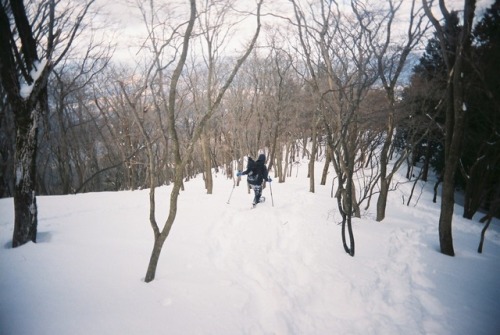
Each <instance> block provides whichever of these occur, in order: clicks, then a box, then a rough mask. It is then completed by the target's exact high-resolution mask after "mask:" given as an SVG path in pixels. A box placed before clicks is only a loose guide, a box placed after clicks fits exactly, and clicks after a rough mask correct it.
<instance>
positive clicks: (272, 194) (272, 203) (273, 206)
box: [269, 183, 274, 207]
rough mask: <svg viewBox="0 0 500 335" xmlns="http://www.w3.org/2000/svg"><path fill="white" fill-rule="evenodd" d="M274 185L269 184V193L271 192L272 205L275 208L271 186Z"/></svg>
mask: <svg viewBox="0 0 500 335" xmlns="http://www.w3.org/2000/svg"><path fill="white" fill-rule="evenodd" d="M271 184H272V183H269V191H271V204H272V205H273V207H274V198H273V187H272V186H271Z"/></svg>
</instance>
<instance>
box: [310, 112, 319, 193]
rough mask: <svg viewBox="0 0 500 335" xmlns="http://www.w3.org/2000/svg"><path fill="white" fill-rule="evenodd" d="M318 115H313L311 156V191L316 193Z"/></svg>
mask: <svg viewBox="0 0 500 335" xmlns="http://www.w3.org/2000/svg"><path fill="white" fill-rule="evenodd" d="M316 128H317V127H316V117H313V128H312V144H311V157H310V158H309V165H308V167H309V171H308V177H309V192H311V193H314V162H315V161H316V151H317V150H318V148H317V147H318V133H317V129H316Z"/></svg>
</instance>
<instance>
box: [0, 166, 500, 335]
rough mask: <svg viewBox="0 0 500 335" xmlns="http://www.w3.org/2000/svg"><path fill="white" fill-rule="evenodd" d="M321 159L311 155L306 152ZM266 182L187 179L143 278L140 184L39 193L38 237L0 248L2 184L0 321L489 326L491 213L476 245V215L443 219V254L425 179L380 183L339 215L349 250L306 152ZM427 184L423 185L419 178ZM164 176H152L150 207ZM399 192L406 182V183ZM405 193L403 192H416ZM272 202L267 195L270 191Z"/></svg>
mask: <svg viewBox="0 0 500 335" xmlns="http://www.w3.org/2000/svg"><path fill="white" fill-rule="evenodd" d="M318 168H321V167H318ZM298 172H299V173H298V175H297V176H295V173H294V176H293V177H290V178H289V179H288V180H287V182H286V183H284V184H278V183H275V182H273V183H272V184H271V185H272V192H273V197H272V199H271V194H270V189H269V188H267V189H266V190H264V196H265V197H266V198H267V200H266V202H265V203H262V204H259V205H258V207H257V208H256V209H254V210H251V209H250V203H251V199H252V196H251V195H249V194H248V193H247V191H246V187H245V185H244V183H242V186H239V187H236V188H235V190H234V192H233V194H232V197H231V200H230V203H229V204H228V203H227V201H228V198H229V195H230V193H231V190H232V188H233V182H232V180H227V179H226V178H225V177H224V176H223V175H220V174H219V175H216V176H215V178H214V182H215V187H214V195H206V194H204V193H205V192H204V188H203V181H202V179H201V177H199V178H197V179H194V180H192V181H190V182H188V183H186V185H185V186H186V190H185V191H184V192H182V193H181V196H180V203H179V206H180V207H179V214H178V218H177V220H176V222H175V224H174V227H173V229H172V232H171V235H170V236H169V238H168V239H167V242H166V244H165V247H164V249H163V252H162V256H161V258H160V263H159V266H158V271H157V276H156V280H155V281H153V282H152V283H149V284H146V283H144V281H143V278H144V275H145V273H146V268H147V265H148V261H149V256H150V252H151V249H152V245H153V233H152V229H151V227H150V225H149V221H148V210H149V208H148V201H149V199H148V190H141V191H127V192H116V193H87V194H79V195H68V196H51V197H39V198H38V205H39V234H38V243H37V244H36V245H35V244H33V243H30V244H28V245H25V246H22V247H20V248H16V249H12V248H10V241H11V238H12V229H13V200H12V199H1V200H0V213H1V217H0V245H1V246H2V250H1V251H0V269H1V270H0V292H1V299H0V318H1V319H0V333H1V334H3V335H11V334H12V335H14V334H15V335H22V334H27V335H28V334H41V335H43V334H68V335H69V334H169V335H173V334H179V335H181V334H217V335H221V334H227V335H233V334H318V335H319V334H363V335H365V334H384V335H386V334H450V335H452V334H453V335H457V334H458V335H459V334H463V335H468V334H476V335H493V334H495V333H496V332H497V331H498V329H500V319H499V318H498V311H499V310H500V284H499V282H500V266H499V264H500V223H499V222H498V221H495V222H494V223H492V226H491V227H490V229H489V231H488V232H487V234H486V241H485V245H484V251H483V254H478V253H477V252H476V249H477V245H478V242H479V237H480V231H481V228H482V224H479V223H477V222H475V221H474V222H472V221H468V220H464V219H462V218H461V212H462V211H461V209H460V208H459V207H458V206H457V207H456V216H455V218H454V223H453V234H454V242H455V251H456V257H453V258H452V257H448V256H444V255H442V254H440V253H439V252H438V249H439V242H438V233H437V222H438V217H439V205H438V204H433V203H432V201H431V200H432V193H431V189H432V185H427V186H425V187H424V188H423V189H422V193H421V194H420V187H418V190H417V191H416V192H418V194H417V195H416V196H415V199H414V201H413V203H412V204H411V205H410V206H406V205H403V204H402V200H401V199H402V196H403V195H404V194H405V192H408V191H407V190H406V188H409V187H411V185H401V187H400V188H399V189H398V190H397V191H394V192H392V193H391V194H390V198H389V207H388V210H387V218H386V220H385V221H384V222H382V223H377V222H375V220H374V217H375V209H374V208H373V207H374V202H372V208H370V209H369V210H368V211H365V212H364V213H363V218H362V219H356V220H354V225H353V227H354V236H355V241H356V255H355V257H350V256H348V255H347V254H346V253H345V252H344V250H343V247H342V242H341V233H340V231H341V230H340V229H341V226H340V225H338V222H339V216H338V210H337V207H336V202H335V201H334V199H332V198H331V197H330V191H331V179H330V180H329V181H328V186H319V185H318V186H317V192H316V193H315V194H312V193H309V192H308V181H307V179H306V164H302V166H300V167H299V171H298ZM427 188H428V189H427ZM169 189H170V188H169V187H162V188H160V189H158V192H157V204H158V206H157V207H158V209H159V210H158V213H157V218H158V219H159V221H160V222H163V220H164V219H165V215H166V213H167V211H168V208H167V207H166V206H168V196H169ZM405 198H407V193H406V197H405ZM417 199H418V204H417V205H416V206H415V201H416V200H417ZM272 200H273V201H274V206H273V203H272V202H273V201H272Z"/></svg>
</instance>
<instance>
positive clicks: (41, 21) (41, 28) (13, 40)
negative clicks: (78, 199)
mask: <svg viewBox="0 0 500 335" xmlns="http://www.w3.org/2000/svg"><path fill="white" fill-rule="evenodd" d="M92 2H93V0H90V1H88V2H86V3H85V4H84V5H83V6H82V11H80V12H78V13H77V17H76V21H75V22H73V24H74V25H73V26H72V27H70V28H69V27H67V26H66V25H68V24H69V23H68V22H69V21H68V20H61V17H58V18H56V17H55V6H56V1H55V0H51V1H47V2H43V3H41V4H40V7H39V8H38V10H39V12H38V13H34V16H36V20H37V27H36V29H37V31H36V32H35V31H34V27H33V26H32V23H30V20H29V18H28V16H27V11H26V9H25V6H24V3H23V1H14V0H11V1H2V2H1V3H0V76H1V85H2V87H3V90H4V91H5V92H6V95H7V102H8V103H9V105H10V107H11V110H12V113H13V115H14V117H13V118H14V126H15V129H16V141H15V142H16V152H15V155H14V169H15V173H14V178H15V183H14V214H15V218H14V236H13V239H12V246H13V247H17V246H20V245H23V244H25V243H27V242H29V241H33V242H36V233H37V220H38V209H37V203H36V192H35V185H36V179H37V176H36V153H37V145H38V143H37V132H38V122H39V120H40V118H41V116H42V114H43V113H45V112H46V111H47V109H48V101H47V81H48V77H49V74H50V72H51V71H52V68H53V67H54V66H55V65H56V64H57V63H58V62H59V61H60V60H61V59H62V58H63V57H64V56H65V54H66V52H67V51H68V49H69V47H70V46H71V44H72V41H73V40H74V38H75V35H76V31H77V30H78V28H79V25H80V23H81V20H82V19H83V17H84V16H85V15H86V13H87V10H88V8H89V6H90V5H91V4H92ZM69 12H71V11H69ZM61 15H65V14H61ZM68 15H69V14H68ZM33 22H35V19H33ZM56 24H58V25H60V26H58V27H56ZM56 28H59V29H58V32H57V33H54V30H55V29H56ZM63 28H69V31H65V33H67V35H68V36H69V37H68V38H66V39H64V40H65V41H64V43H65V46H64V47H63V48H62V50H61V53H60V54H59V55H58V58H57V59H54V60H53V59H52V56H53V52H54V50H55V43H56V41H57V34H59V32H60V31H61V30H62V29H63ZM38 37H39V38H40V40H37V38H38ZM42 39H43V43H42ZM38 47H40V50H42V52H43V55H42V56H43V60H42V57H40V55H39V54H38V51H37V50H38V49H37V48H38ZM18 78H22V80H19V79H18Z"/></svg>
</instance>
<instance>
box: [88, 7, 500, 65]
mask: <svg viewBox="0 0 500 335" xmlns="http://www.w3.org/2000/svg"><path fill="white" fill-rule="evenodd" d="M139 1H140V0H139ZM373 1H374V0H373ZM140 2H141V3H145V2H144V1H140ZM236 2H237V3H240V4H246V5H253V4H254V1H253V0H237V1H236ZM339 2H340V3H346V4H348V3H349V2H350V1H349V0H340V1H339ZM434 2H435V3H436V4H437V0H435V1H434ZM493 2H494V0H477V10H476V12H477V14H478V15H481V14H482V13H483V12H484V9H485V8H488V7H490V6H491V4H492V3H493ZM135 3H136V1H135V0H115V1H113V2H110V1H107V0H96V5H97V6H99V7H100V8H101V9H100V10H101V12H102V13H103V15H107V18H106V22H110V24H109V27H110V29H111V30H116V40H115V42H116V43H117V50H116V53H115V60H117V61H129V60H130V59H131V58H133V57H135V56H136V52H137V45H139V44H140V42H141V40H143V38H142V37H141V36H144V35H145V28H144V22H143V21H142V17H141V14H140V11H139V9H138V8H137V6H136V5H135ZM157 3H158V4H160V3H168V4H177V5H179V6H180V8H182V6H185V7H186V8H187V7H188V6H189V4H188V1H187V0H164V1H157ZM409 4H410V1H409V0H405V3H404V4H403V6H405V5H408V6H409ZM418 5H420V1H418ZM446 5H447V6H448V8H449V9H455V10H460V9H461V8H462V7H463V0H446ZM270 10H276V11H277V12H276V13H278V14H280V15H283V14H285V13H286V11H287V10H291V4H290V2H289V1H288V0H264V9H263V12H268V11H270ZM403 11H404V10H402V12H403ZM435 14H436V17H437V18H440V17H441V16H440V15H439V12H438V11H437V10H436V11H435ZM269 20H270V17H265V18H263V22H269ZM251 24H252V23H249V24H248V25H251ZM248 30H252V29H251V28H249V29H248ZM250 34H251V33H249V35H250ZM243 41H244V39H243V38H242V39H241V40H238V41H236V42H239V43H242V42H243Z"/></svg>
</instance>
